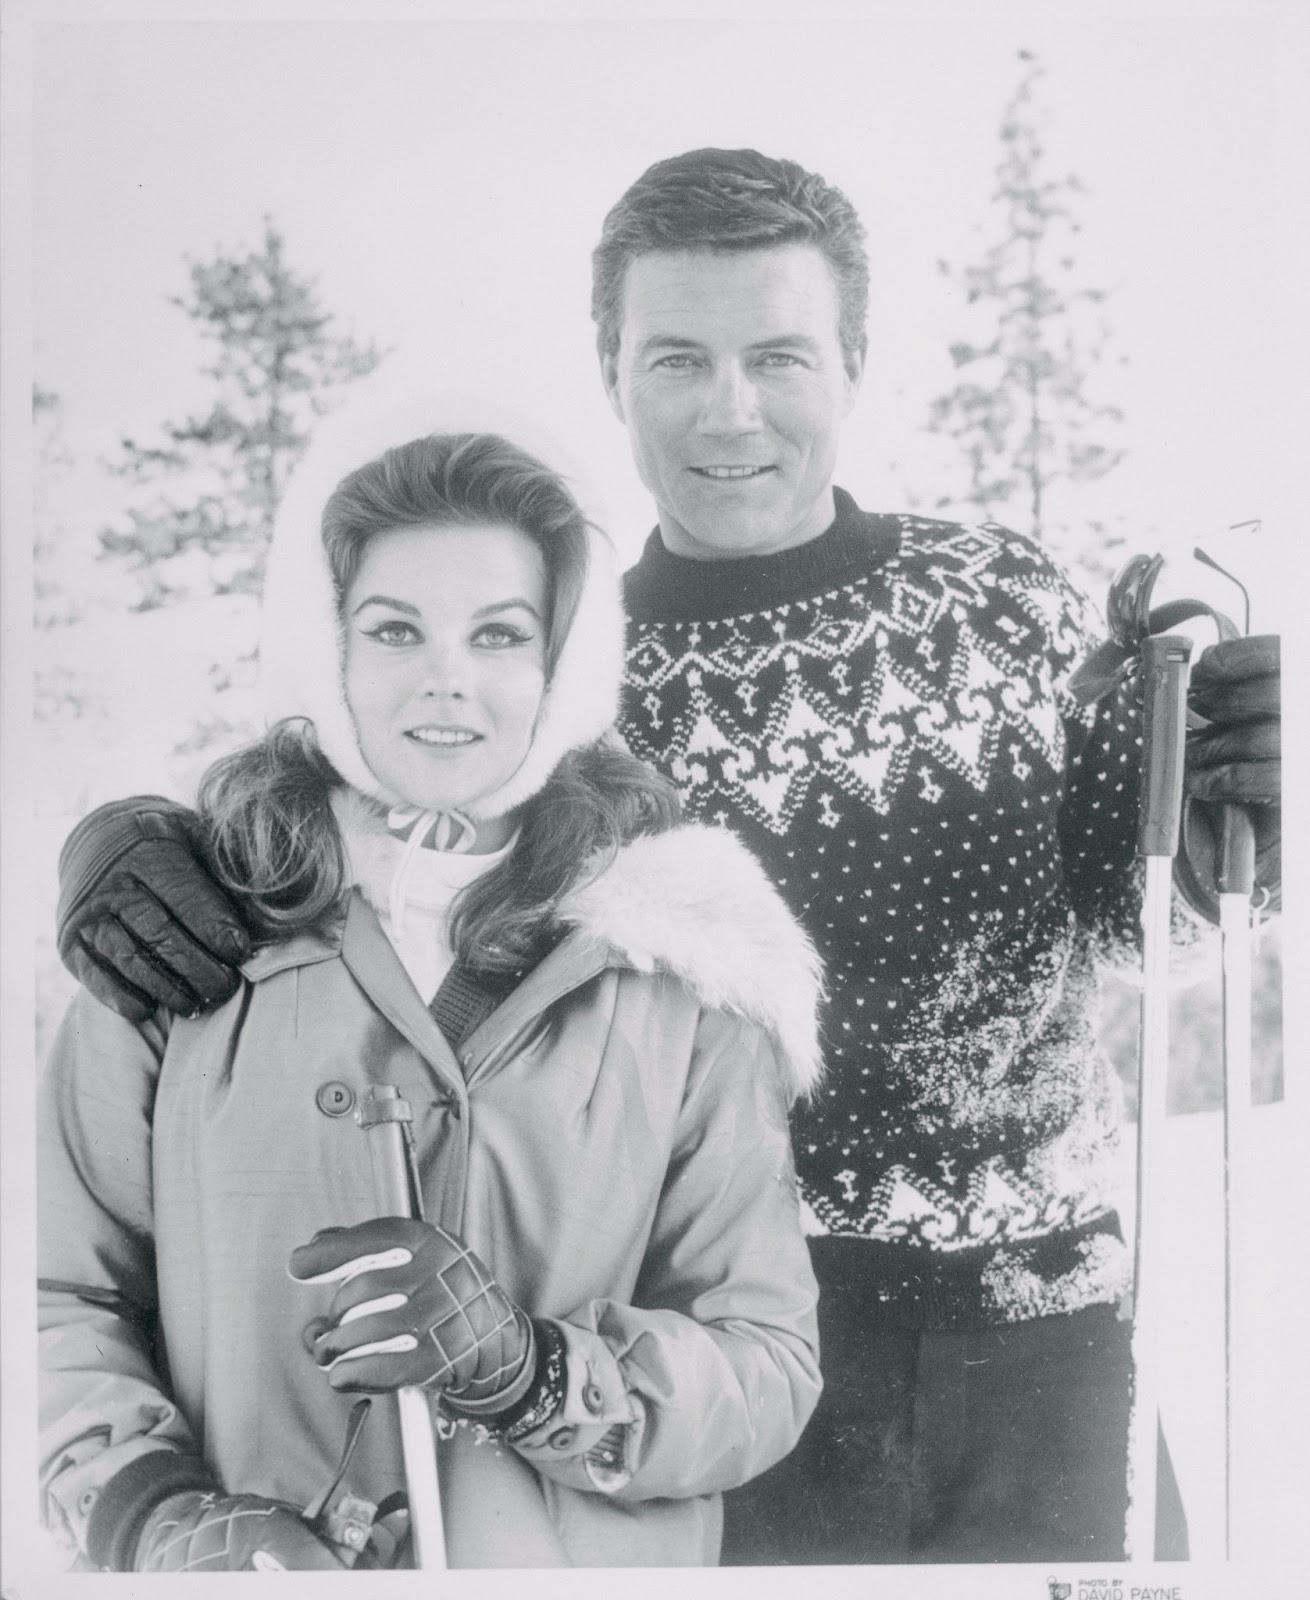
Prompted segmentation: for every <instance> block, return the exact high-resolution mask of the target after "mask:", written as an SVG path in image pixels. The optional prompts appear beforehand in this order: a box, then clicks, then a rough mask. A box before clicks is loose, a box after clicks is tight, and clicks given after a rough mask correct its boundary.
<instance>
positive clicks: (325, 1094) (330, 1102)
mask: <svg viewBox="0 0 1310 1600" xmlns="http://www.w3.org/2000/svg"><path fill="white" fill-rule="evenodd" d="M314 1099H315V1100H316V1101H317V1102H318V1109H319V1110H320V1111H321V1112H322V1113H323V1115H324V1116H325V1117H344V1116H345V1115H346V1113H347V1112H348V1111H351V1110H353V1108H354V1105H355V1091H354V1090H353V1089H352V1088H351V1087H350V1085H349V1084H348V1083H338V1082H337V1080H336V1079H335V1078H334V1079H333V1080H332V1081H331V1082H330V1083H323V1084H320V1085H319V1089H318V1093H317V1094H316V1095H315V1096H314Z"/></svg>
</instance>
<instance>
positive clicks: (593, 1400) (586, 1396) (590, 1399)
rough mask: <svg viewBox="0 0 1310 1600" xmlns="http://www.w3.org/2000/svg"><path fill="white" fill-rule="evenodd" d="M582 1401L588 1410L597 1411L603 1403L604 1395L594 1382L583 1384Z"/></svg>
mask: <svg viewBox="0 0 1310 1600" xmlns="http://www.w3.org/2000/svg"><path fill="white" fill-rule="evenodd" d="M582 1403H583V1405H584V1406H586V1408H587V1410H588V1411H599V1410H600V1408H601V1407H602V1406H603V1405H604V1404H605V1396H604V1395H603V1394H602V1393H601V1392H600V1389H599V1387H598V1386H597V1385H596V1384H594V1383H588V1384H584V1385H583V1389H582Z"/></svg>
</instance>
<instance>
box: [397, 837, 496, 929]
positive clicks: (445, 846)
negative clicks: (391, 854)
mask: <svg viewBox="0 0 1310 1600" xmlns="http://www.w3.org/2000/svg"><path fill="white" fill-rule="evenodd" d="M411 823H412V824H413V826H412V827H411V828H410V834H409V837H408V839H406V841H405V850H404V854H403V855H402V856H401V858H400V864H399V865H398V866H397V868H396V870H395V873H394V874H393V875H392V879H391V899H390V906H389V910H390V913H391V927H392V931H393V932H394V934H395V936H396V938H397V939H399V938H400V936H401V931H402V929H403V927H404V922H405V890H406V888H407V887H408V885H409V878H410V874H411V872H412V871H413V868H414V863H415V861H416V860H417V859H418V853H419V851H420V850H422V849H423V847H424V846H425V845H427V846H428V847H429V848H430V849H433V850H442V851H446V852H448V853H449V854H451V855H460V856H462V855H467V854H468V852H469V851H470V850H471V849H472V848H473V845H474V842H475V841H476V839H477V836H478V829H477V824H476V823H475V822H474V821H473V819H472V818H471V817H466V816H465V815H464V813H463V812H462V811H421V810H419V809H418V808H417V807H415V806H395V807H393V808H392V810H391V811H389V812H388V813H387V828H388V830H389V831H390V832H392V833H400V832H401V830H402V829H404V828H407V827H410V824H411Z"/></svg>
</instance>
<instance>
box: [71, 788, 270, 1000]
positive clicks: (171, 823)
mask: <svg viewBox="0 0 1310 1600" xmlns="http://www.w3.org/2000/svg"><path fill="white" fill-rule="evenodd" d="M194 826H195V816H194V813H193V812H190V811H188V810H187V809H186V807H185V806H179V805H175V804H174V803H173V802H172V801H171V800H162V799H160V798H159V797H158V796H157V795H144V796H140V795H139V796H136V797H135V798H133V799H130V800H116V801H114V802H113V803H112V804H110V805H107V806H101V807H100V808H99V809H98V810H96V811H93V812H91V813H90V815H89V816H86V817H84V818H83V819H82V821H81V822H79V823H78V825H77V826H76V827H75V828H74V829H73V831H72V833H70V834H69V836H68V839H67V842H66V843H65V845H64V848H63V850H62V852H61V853H60V857H59V913H58V928H59V954H60V955H61V956H62V957H63V960H64V965H65V966H66V967H67V968H68V969H69V971H70V972H71V973H72V974H73V976H74V977H75V978H77V979H78V980H79V981H80V982H81V983H83V984H85V985H86V987H87V988H88V989H89V990H90V991H91V993H92V994H93V995H95V997H96V999H97V1000H99V1001H101V1002H102V1003H103V1004H105V1005H107V1006H108V1007H109V1008H110V1009H111V1010H112V1011H117V1012H118V1013H119V1015H120V1016H124V1017H127V1018H128V1020H129V1021H131V1022H141V1021H143V1020H144V1019H145V1018H146V1017H148V1016H149V1015H150V1013H151V1012H152V1011H154V1010H155V1008H156V1007H157V1006H164V1007H166V1008H167V1009H168V1010H170V1011H173V1012H176V1013H177V1014H178V1015H180V1016H194V1015H196V1014H198V1013H199V1012H201V1011H206V1010H208V1009H209V1008H210V1007H211V1006H215V1005H218V1004H220V1003H221V1002H222V1001H224V1000H227V999H228V998H229V997H230V996H231V995H233V994H234V993H235V992H236V987H237V983H238V981H239V974H238V972H237V970H236V969H237V967H239V966H240V964H241V962H243V961H244V960H245V959H246V957H247V956H248V955H249V954H250V936H249V934H248V933H247V932H246V930H245V928H244V927H243V926H242V924H241V919H240V917H239V916H238V915H237V912H236V909H235V908H234V906H233V905H232V903H231V901H230V900H229V899H228V897H227V896H226V894H224V892H223V890H222V889H220V888H219V887H218V885H217V884H215V883H214V882H213V880H212V879H211V877H210V875H209V870H208V868H207V867H206V865H205V863H204V857H203V854H202V852H201V850H200V847H199V843H198V841H197V839H196V837H195V834H194Z"/></svg>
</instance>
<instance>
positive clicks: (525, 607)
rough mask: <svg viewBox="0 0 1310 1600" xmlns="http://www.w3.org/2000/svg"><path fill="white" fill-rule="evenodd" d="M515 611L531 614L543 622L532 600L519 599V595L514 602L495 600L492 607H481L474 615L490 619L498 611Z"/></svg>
mask: <svg viewBox="0 0 1310 1600" xmlns="http://www.w3.org/2000/svg"><path fill="white" fill-rule="evenodd" d="M515 609H518V610H522V611H528V612H531V614H532V615H533V616H534V617H535V618H536V619H537V621H538V622H540V621H541V613H540V612H539V611H538V610H537V608H536V606H534V605H533V604H532V602H531V601H530V600H521V599H519V597H518V596H517V595H516V596H515V597H514V598H513V599H512V600H493V601H492V603H491V604H490V605H487V606H479V607H478V609H477V610H476V611H475V612H474V613H473V615H474V616H475V617H489V616H491V615H492V614H493V613H494V612H497V611H513V610H515Z"/></svg>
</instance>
